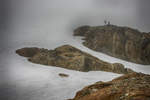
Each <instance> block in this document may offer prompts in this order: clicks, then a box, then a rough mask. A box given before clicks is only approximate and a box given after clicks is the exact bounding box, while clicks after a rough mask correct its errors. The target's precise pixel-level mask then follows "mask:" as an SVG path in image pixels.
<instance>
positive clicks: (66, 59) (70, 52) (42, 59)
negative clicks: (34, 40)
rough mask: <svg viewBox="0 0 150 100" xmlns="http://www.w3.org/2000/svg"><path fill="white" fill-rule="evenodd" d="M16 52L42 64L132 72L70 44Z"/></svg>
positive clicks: (88, 69)
mask: <svg viewBox="0 0 150 100" xmlns="http://www.w3.org/2000/svg"><path fill="white" fill-rule="evenodd" d="M16 53H17V54H19V55H21V56H24V57H28V60H29V61H31V62H33V63H37V64H43V65H50V66H57V67H62V68H67V69H72V70H77V71H84V72H86V71H98V70H99V71H107V72H114V73H119V74H127V73H132V72H133V71H132V70H131V69H128V68H124V66H123V65H122V64H119V63H114V64H111V63H108V62H104V61H102V60H100V59H98V58H96V57H93V56H92V55H90V54H88V53H85V52H83V51H81V50H79V49H77V48H75V47H72V46H70V45H64V46H61V47H58V48H56V49H54V50H48V49H43V48H35V47H33V48H22V49H18V50H17V51H16Z"/></svg>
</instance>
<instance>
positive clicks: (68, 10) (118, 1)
mask: <svg viewBox="0 0 150 100" xmlns="http://www.w3.org/2000/svg"><path fill="white" fill-rule="evenodd" d="M0 4H1V6H0V7H1V9H0V15H1V16H0V23H1V24H0V29H1V30H0V45H1V47H0V55H1V57H0V78H1V81H0V99H2V100H48V99H49V100H64V99H68V98H72V97H73V96H74V95H75V92H76V91H78V90H80V89H81V88H83V87H84V86H86V85H88V84H91V83H94V82H96V81H109V80H111V79H113V78H115V77H118V76H120V75H118V74H113V73H106V72H100V71H98V72H88V73H82V72H77V71H70V70H66V69H61V68H55V67H47V66H43V65H37V64H32V63H29V62H28V61H27V60H25V59H24V58H23V57H20V56H18V55H16V54H15V50H16V49H18V48H22V47H30V46H32V47H44V48H48V49H53V48H55V47H58V46H61V45H64V44H71V45H73V46H75V47H77V48H79V49H81V50H83V51H85V52H88V53H90V54H92V55H93V56H96V57H98V58H100V59H102V60H104V61H108V62H111V63H115V62H119V63H122V64H124V65H125V67H128V68H132V69H133V70H135V71H137V72H143V73H150V68H149V65H147V66H146V65H139V64H133V63H130V62H127V61H123V60H120V59H117V58H113V57H110V56H107V55H105V54H102V53H98V52H95V51H92V50H90V49H88V48H86V47H84V46H83V45H82V40H81V39H80V37H73V36H72V34H73V30H74V29H75V28H77V27H79V26H81V25H91V26H95V25H96V26H97V25H103V24H104V20H109V21H110V22H111V24H114V25H120V26H129V27H132V28H136V29H138V30H140V31H145V32H149V31H150V21H149V18H150V14H149V8H150V6H149V4H150V1H149V0H5V1H4V0H1V2H0ZM59 72H64V73H68V74H69V75H70V77H69V78H67V79H61V78H60V77H58V76H57V75H58V73H59ZM62 86H63V87H62Z"/></svg>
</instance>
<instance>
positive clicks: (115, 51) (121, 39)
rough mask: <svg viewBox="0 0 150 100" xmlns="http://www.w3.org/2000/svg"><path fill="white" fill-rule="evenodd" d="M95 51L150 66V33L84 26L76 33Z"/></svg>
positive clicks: (114, 27) (115, 27) (113, 27)
mask: <svg viewBox="0 0 150 100" xmlns="http://www.w3.org/2000/svg"><path fill="white" fill-rule="evenodd" d="M74 35H75V36H84V37H85V38H84V40H85V41H84V42H83V44H84V45H85V46H87V47H88V48H90V49H93V50H95V51H99V52H103V53H106V54H108V55H111V56H114V57H117V58H121V59H124V60H127V61H131V62H134V63H140V64H150V33H141V32H139V31H138V30H135V29H131V28H128V27H118V26H114V25H105V26H96V27H90V26H82V27H79V28H77V29H75V31H74Z"/></svg>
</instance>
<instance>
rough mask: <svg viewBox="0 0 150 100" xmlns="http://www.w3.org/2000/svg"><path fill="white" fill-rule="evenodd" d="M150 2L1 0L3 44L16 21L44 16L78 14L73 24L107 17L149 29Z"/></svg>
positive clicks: (142, 0) (114, 20)
mask: <svg viewBox="0 0 150 100" xmlns="http://www.w3.org/2000/svg"><path fill="white" fill-rule="evenodd" d="M149 5H150V0H0V32H1V33H0V38H1V39H0V43H1V44H2V43H4V42H5V41H6V40H7V39H5V38H4V37H6V36H8V35H10V34H11V36H12V35H13V33H11V32H8V30H9V28H12V27H14V26H15V24H13V23H16V22H20V23H24V22H26V23H28V22H30V23H32V21H34V20H35V21H36V22H37V23H38V20H40V18H41V17H45V16H47V17H49V18H51V17H58V16H62V17H64V16H75V17H76V20H75V21H72V22H70V24H75V23H84V24H90V23H91V24H92V22H94V21H95V22H97V21H98V20H103V18H104V17H105V18H106V19H108V20H111V22H112V23H113V24H117V25H126V26H133V27H135V28H139V29H143V30H142V31H149V30H150V20H149V18H150V12H149V9H150V6H149ZM77 16H80V17H77ZM92 18H93V19H92ZM91 19H92V20H91ZM128 19H129V20H128ZM90 20H91V22H90ZM127 20H128V21H127ZM23 21H24V22H23ZM100 22H101V21H99V23H100ZM99 25H101V23H100V24H99ZM5 31H7V32H5Z"/></svg>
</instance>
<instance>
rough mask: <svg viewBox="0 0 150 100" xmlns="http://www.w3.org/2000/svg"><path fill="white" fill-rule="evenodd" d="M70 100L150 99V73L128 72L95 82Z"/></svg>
mask: <svg viewBox="0 0 150 100" xmlns="http://www.w3.org/2000/svg"><path fill="white" fill-rule="evenodd" d="M70 100H150V75H146V74H142V73H130V74H126V75H124V76H121V77H119V78H116V79H114V80H112V81H110V82H97V83H95V84H93V85H90V86H87V87H85V88H83V89H82V90H81V91H79V92H77V94H76V96H75V97H74V99H70Z"/></svg>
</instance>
